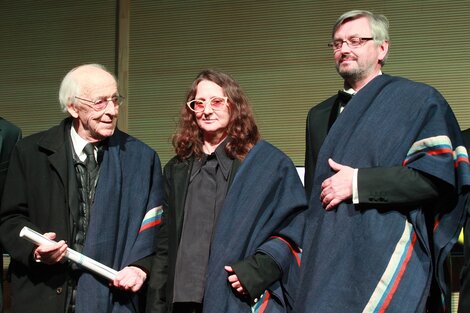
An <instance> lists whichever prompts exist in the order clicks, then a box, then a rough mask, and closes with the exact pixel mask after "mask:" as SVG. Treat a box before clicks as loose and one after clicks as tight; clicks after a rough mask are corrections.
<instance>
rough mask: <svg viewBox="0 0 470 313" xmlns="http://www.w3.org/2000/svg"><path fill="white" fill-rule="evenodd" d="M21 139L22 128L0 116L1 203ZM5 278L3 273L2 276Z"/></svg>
mask: <svg viewBox="0 0 470 313" xmlns="http://www.w3.org/2000/svg"><path fill="white" fill-rule="evenodd" d="M20 139H21V129H19V128H18V127H16V126H15V125H13V124H12V123H10V122H8V121H7V120H5V119H3V118H1V117H0V203H1V202H2V193H3V186H4V185H5V177H6V175H7V170H8V164H9V161H10V154H11V151H12V150H13V147H14V146H15V144H16V143H17V142H18V140H20ZM0 269H2V271H3V251H2V249H0ZM1 277H2V278H3V275H2V276H1ZM2 287H3V279H1V280H0V312H3V288H2Z"/></svg>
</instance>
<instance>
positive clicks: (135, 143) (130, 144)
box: [113, 129, 156, 154]
mask: <svg viewBox="0 0 470 313" xmlns="http://www.w3.org/2000/svg"><path fill="white" fill-rule="evenodd" d="M114 136H117V138H118V140H119V141H120V142H123V143H124V145H125V147H126V149H132V150H134V151H137V152H138V153H149V154H154V153H156V152H155V150H154V149H152V148H151V147H150V146H149V145H147V144H146V143H144V142H143V141H141V140H139V139H137V138H135V137H133V136H131V135H129V134H128V133H125V132H123V131H120V130H119V129H116V130H115V133H114V135H113V137H114Z"/></svg>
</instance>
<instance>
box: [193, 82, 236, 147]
mask: <svg viewBox="0 0 470 313" xmlns="http://www.w3.org/2000/svg"><path fill="white" fill-rule="evenodd" d="M213 97H222V98H223V97H225V94H224V91H223V89H222V87H220V86H219V85H217V84H216V83H214V82H211V81H208V80H203V81H201V82H200V83H199V84H198V85H197V89H196V96H195V98H194V100H202V101H204V102H205V107H204V111H202V112H195V113H194V114H195V116H196V121H197V124H198V125H199V127H200V128H201V130H202V132H203V134H204V140H207V141H209V140H210V139H216V138H217V139H223V138H225V136H226V135H227V126H228V123H229V121H230V109H229V104H228V103H227V105H224V106H223V107H222V108H221V109H217V110H215V111H214V109H213V108H212V107H211V105H210V101H209V100H210V99H211V98H213Z"/></svg>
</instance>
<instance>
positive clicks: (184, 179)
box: [172, 158, 194, 243]
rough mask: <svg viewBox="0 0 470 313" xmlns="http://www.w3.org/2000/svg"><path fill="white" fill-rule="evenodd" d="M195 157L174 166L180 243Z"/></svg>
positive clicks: (177, 230) (176, 215)
mask: <svg viewBox="0 0 470 313" xmlns="http://www.w3.org/2000/svg"><path fill="white" fill-rule="evenodd" d="M193 162H194V159H193V158H191V159H190V160H188V161H184V162H181V163H177V164H175V166H174V168H173V178H174V179H173V186H172V188H173V190H174V197H173V199H174V201H175V206H174V207H175V223H176V225H175V226H176V235H177V236H178V239H177V242H178V243H179V241H180V238H181V230H182V227H183V217H184V204H185V202H186V195H187V191H188V185H189V176H190V175H189V173H191V169H192V167H193Z"/></svg>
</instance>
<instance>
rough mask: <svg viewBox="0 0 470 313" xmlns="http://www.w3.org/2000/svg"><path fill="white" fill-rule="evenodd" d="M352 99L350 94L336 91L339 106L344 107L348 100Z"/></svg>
mask: <svg viewBox="0 0 470 313" xmlns="http://www.w3.org/2000/svg"><path fill="white" fill-rule="evenodd" d="M352 97H353V95H352V94H350V93H347V92H345V91H342V90H340V91H338V101H339V104H340V105H341V106H343V107H344V106H346V104H347V103H348V102H349V100H351V98H352Z"/></svg>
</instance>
